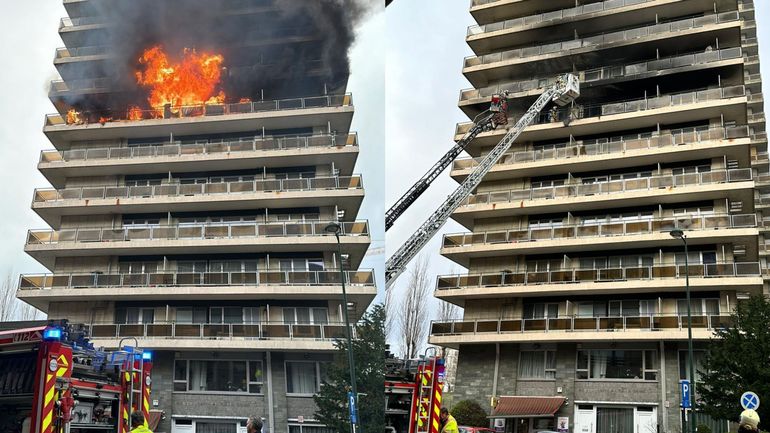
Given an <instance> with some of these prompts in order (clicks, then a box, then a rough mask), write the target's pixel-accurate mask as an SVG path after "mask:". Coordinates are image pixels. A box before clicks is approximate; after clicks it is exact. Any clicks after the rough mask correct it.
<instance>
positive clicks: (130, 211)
mask: <svg viewBox="0 0 770 433" xmlns="http://www.w3.org/2000/svg"><path fill="white" fill-rule="evenodd" d="M188 3H189V4H190V5H193V6H194V7H197V8H198V9H192V10H186V9H185V5H186V4H188ZM329 3H331V2H329ZM174 4H175V5H176V6H175V7H177V8H178V9H177V10H173V9H170V8H169V7H168V5H166V6H164V7H161V5H158V3H156V2H139V1H137V2H122V1H121V2H120V3H118V2H100V1H93V0H65V1H64V5H65V7H66V9H67V12H68V14H69V17H68V18H63V19H62V21H61V25H60V28H59V33H60V35H61V38H62V40H63V41H64V44H65V45H66V48H61V49H58V50H57V51H56V56H55V59H54V64H55V66H56V68H57V69H58V72H59V73H60V75H61V80H57V81H54V82H52V83H51V88H50V93H49V96H50V99H51V100H52V101H53V102H54V105H55V106H56V107H57V109H58V110H59V113H57V114H52V115H48V116H47V117H46V121H45V126H44V133H45V135H46V136H47V138H48V139H49V140H50V142H51V143H52V144H53V147H54V148H55V149H52V150H47V151H44V152H42V155H41V159H40V163H39V166H38V168H39V170H40V171H41V173H42V174H43V175H44V176H45V177H46V178H47V179H48V180H49V181H50V182H51V184H52V186H53V187H52V188H45V189H37V190H35V193H34V199H33V202H32V208H33V209H34V211H35V212H36V213H37V214H38V215H40V217H41V218H42V219H43V220H45V222H46V223H47V224H49V225H50V226H51V228H50V229H42V230H31V231H30V232H29V235H28V238H27V243H26V246H25V251H26V252H27V253H28V254H30V255H31V256H32V257H34V258H35V259H37V260H38V261H39V262H40V263H42V264H43V265H44V266H45V267H46V268H47V269H49V270H50V273H48V274H44V275H22V277H21V283H20V288H19V292H18V297H19V298H20V299H22V300H24V301H25V302H28V303H30V304H32V305H34V306H35V307H37V308H39V309H41V310H43V311H44V312H46V313H47V314H48V317H49V318H51V319H62V318H66V319H69V321H70V322H72V323H83V324H86V325H87V327H88V328H89V329H90V332H91V335H92V336H93V341H94V343H95V345H97V346H104V347H106V348H115V347H117V346H118V345H119V344H122V345H134V344H138V345H139V346H141V347H143V348H146V349H151V350H153V351H154V369H153V375H152V377H153V384H152V388H153V393H152V407H151V409H153V410H157V411H161V410H162V411H164V413H165V420H163V421H162V422H161V423H160V425H159V427H158V428H157V430H156V431H161V432H177V433H183V432H184V433H201V432H217V433H226V432H232V433H236V432H245V420H246V417H248V416H252V415H256V416H261V417H263V418H265V426H266V429H267V430H266V431H270V432H276V433H288V432H291V433H318V432H324V431H326V429H325V428H324V427H323V426H321V425H319V424H318V422H315V417H314V412H315V410H316V408H315V404H314V402H313V399H312V396H313V394H314V393H316V392H317V391H318V389H319V384H320V382H321V380H322V378H323V376H324V372H325V366H326V364H327V363H328V362H329V361H331V359H332V352H333V351H334V350H335V349H334V345H333V341H334V339H335V338H339V337H343V336H344V325H343V323H344V318H343V314H344V311H345V309H346V308H347V309H348V311H349V312H350V314H351V320H353V321H354V320H356V319H357V318H358V317H360V316H361V314H363V312H364V311H365V310H366V308H367V307H368V305H369V304H370V302H371V301H372V300H373V299H374V297H375V295H376V288H375V285H374V275H373V272H372V271H369V270H359V266H360V264H361V261H362V260H363V257H364V254H365V252H366V250H367V248H368V245H369V242H370V236H369V229H368V224H367V222H366V221H363V220H357V214H358V211H359V207H360V205H361V202H362V200H363V198H364V189H363V184H362V180H361V177H360V176H359V175H357V174H354V173H353V169H354V165H355V163H356V159H357V157H358V154H359V146H358V141H357V136H356V134H355V133H354V132H352V131H351V130H350V125H351V120H352V117H353V111H354V110H353V103H352V99H351V95H350V94H347V93H346V85H347V78H348V68H347V64H344V65H341V64H336V63H335V62H340V61H344V62H347V54H346V52H345V51H346V49H347V48H348V46H347V45H343V46H340V47H338V48H339V50H342V51H341V52H336V51H334V50H329V48H330V47H332V48H333V46H332V45H331V44H333V43H347V42H340V39H341V36H340V34H344V35H348V34H349V31H350V29H349V28H348V29H342V28H336V30H335V31H336V33H331V32H329V29H327V28H325V27H324V26H328V25H336V26H342V25H343V24H345V19H343V18H340V19H339V20H336V21H335V20H330V19H324V17H323V16H321V15H318V14H314V13H313V11H312V10H304V9H303V7H302V6H297V4H294V5H293V6H291V8H289V7H288V6H286V5H287V4H288V2H286V3H282V2H273V1H272V0H252V1H239V0H229V1H216V2H209V1H206V2H196V1H188V2H175V3H174ZM196 5H197V6H196ZM156 6H157V7H156ZM307 6H308V7H309V6H311V5H310V4H309V3H308V4H307ZM142 7H144V8H145V9H141V8H142ZM200 7H203V8H204V10H205V13H202V12H201V9H200ZM333 11H334V9H329V8H326V9H324V13H334V12H333ZM337 12H339V11H337ZM327 18H328V17H327ZM158 23H160V25H159V26H158ZM164 37H167V39H165V40H164ZM171 39H173V40H171ZM188 44H189V45H188ZM155 45H159V46H161V47H162V49H164V50H166V52H167V53H168V58H169V63H168V64H165V65H162V66H163V68H165V69H164V71H165V72H164V73H166V72H168V70H169V68H171V69H173V68H176V69H177V70H178V71H181V70H182V69H183V68H182V67H181V66H174V65H175V63H174V62H181V61H182V60H181V59H182V58H184V59H185V60H184V61H189V62H193V63H194V62H199V64H198V65H195V64H193V65H192V66H190V65H187V67H190V68H192V69H191V70H194V71H201V70H202V71H204V72H205V71H208V72H210V73H211V76H204V75H206V74H203V73H200V74H198V72H195V73H193V74H192V75H193V76H195V77H193V78H200V77H201V76H204V78H211V82H209V83H208V84H211V86H214V87H216V88H217V89H221V91H222V92H223V93H224V95H222V94H219V95H217V96H216V97H215V98H214V99H212V100H208V101H207V102H208V103H206V104H203V103H202V102H203V101H197V102H194V103H189V102H185V101H186V100H184V99H182V102H179V101H180V100H178V99H173V98H169V99H168V100H167V101H164V102H165V103H163V104H162V105H161V106H156V105H154V104H152V103H151V104H148V102H147V100H148V97H150V96H151V95H155V94H151V91H154V90H157V89H150V88H146V87H143V86H141V85H139V84H137V78H136V76H135V72H136V73H140V72H143V73H146V74H149V72H147V68H148V67H149V66H148V65H149V60H147V59H148V58H149V57H146V58H145V60H143V61H139V60H138V59H139V57H140V56H143V53H144V54H147V50H148V49H150V48H151V47H152V46H155ZM183 47H185V48H191V49H192V48H197V49H198V50H200V51H195V52H194V51H191V50H186V51H185V50H183V49H182V48H183ZM216 56H221V58H217V57H216ZM332 57H333V58H332ZM202 58H203V59H204V60H201V59H202ZM212 59H213V60H212ZM200 62H202V63H200ZM206 62H208V63H206ZM212 62H213V63H212ZM211 64H215V65H216V66H215V67H214V68H213V69H208V70H207V69H205V68H206V67H207V65H211ZM195 68H199V69H195ZM134 70H136V71H134ZM208 72H207V73H208ZM196 74H198V75H199V76H198V75H196ZM212 77H213V78H212ZM217 78H218V79H219V82H216V79H217ZM186 79H192V78H191V77H185V76H184V75H180V76H178V77H176V78H175V80H178V81H184V80H186ZM166 90H168V89H166ZM174 91H177V90H173V89H172V90H170V92H174ZM186 91H187V90H182V91H181V92H186ZM214 92H216V89H215V90H214ZM158 95H160V97H163V94H162V93H159V94H158ZM204 100H205V99H204ZM330 222H336V223H338V224H339V226H341V232H340V234H339V242H340V243H341V250H342V253H343V254H342V260H341V262H340V260H338V256H337V255H336V252H337V248H338V244H337V242H338V239H337V238H336V237H335V235H334V234H332V233H329V232H328V231H327V230H326V228H327V224H328V223H330ZM341 268H342V269H343V273H342V274H344V278H345V282H346V284H347V290H348V301H349V303H348V305H347V306H346V305H343V302H342V300H341V293H342V292H341V279H342V277H341V275H342V274H341V272H340V269H341Z"/></svg>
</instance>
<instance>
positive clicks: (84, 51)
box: [54, 46, 110, 60]
mask: <svg viewBox="0 0 770 433" xmlns="http://www.w3.org/2000/svg"><path fill="white" fill-rule="evenodd" d="M109 52H110V47H107V46H91V47H75V48H57V49H56V57H55V59H54V60H61V59H71V58H73V57H86V56H103V55H106V54H108V53H109Z"/></svg>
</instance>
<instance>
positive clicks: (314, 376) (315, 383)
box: [286, 361, 324, 395]
mask: <svg viewBox="0 0 770 433" xmlns="http://www.w3.org/2000/svg"><path fill="white" fill-rule="evenodd" d="M321 364H322V363H320V362H315V361H286V393H287V394H303V395H312V394H316V393H317V392H318V391H320V389H321V380H322V375H323V371H324V370H323V369H322V366H321Z"/></svg>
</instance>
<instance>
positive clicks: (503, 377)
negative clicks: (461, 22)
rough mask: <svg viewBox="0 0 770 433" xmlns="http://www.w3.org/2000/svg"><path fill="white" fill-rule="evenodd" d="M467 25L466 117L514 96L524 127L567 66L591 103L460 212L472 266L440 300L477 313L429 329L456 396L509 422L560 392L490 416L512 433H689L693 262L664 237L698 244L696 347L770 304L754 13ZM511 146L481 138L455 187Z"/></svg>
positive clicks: (641, 9) (720, 8) (643, 13)
mask: <svg viewBox="0 0 770 433" xmlns="http://www.w3.org/2000/svg"><path fill="white" fill-rule="evenodd" d="M470 13H471V14H472V15H473V17H474V18H475V20H476V21H477V23H478V25H474V26H471V27H470V28H469V29H468V36H467V43H468V45H469V46H470V47H471V49H472V50H473V51H474V55H473V56H470V57H467V58H466V59H465V60H464V65H463V74H464V75H465V77H466V78H467V79H468V80H469V81H470V82H471V84H472V85H473V88H471V89H466V90H462V91H461V93H460V101H459V107H460V108H461V109H462V110H463V112H464V113H465V114H467V115H468V117H469V118H470V119H473V118H474V117H475V116H476V115H478V114H479V113H481V112H482V111H483V110H485V109H486V108H487V107H488V104H489V98H490V96H491V95H492V94H494V93H498V92H503V91H508V92H509V113H508V115H509V120H510V121H511V122H515V121H516V120H517V119H518V117H519V116H520V115H521V114H522V113H524V112H525V110H526V109H527V108H528V107H529V106H530V105H531V104H532V102H534V100H535V98H536V97H537V96H538V95H539V94H540V92H541V90H539V89H541V88H543V87H544V86H548V85H551V84H552V83H553V82H554V80H555V78H556V76H558V75H559V74H563V73H568V72H571V73H574V74H576V75H578V77H579V79H580V81H581V96H580V98H578V99H577V100H576V101H575V102H574V103H573V104H571V105H569V106H567V107H564V108H562V109H551V108H550V107H547V108H546V109H545V110H544V112H543V113H541V115H540V116H538V117H537V118H536V120H535V121H534V122H533V124H531V125H530V126H528V127H527V128H526V129H525V130H524V131H523V132H522V134H521V135H520V137H519V139H518V140H517V141H516V142H515V143H514V144H513V146H512V147H511V149H510V151H509V152H508V153H507V154H506V155H505V156H503V157H502V158H501V159H500V161H499V162H498V164H497V165H496V166H495V167H494V168H493V169H492V170H491V171H490V172H489V174H488V175H487V176H486V177H485V179H484V181H483V182H482V183H481V184H480V185H479V187H478V188H477V190H476V191H475V193H474V194H473V195H472V196H471V197H470V198H469V199H468V200H467V201H466V202H465V203H464V204H463V205H462V206H460V208H458V209H457V210H456V211H455V213H454V215H453V218H454V219H455V220H456V221H457V222H459V223H460V224H462V225H463V226H464V227H466V228H467V229H468V232H467V233H458V234H450V235H445V237H444V240H443V245H442V248H441V254H442V255H444V256H445V257H447V258H449V259H451V260H453V261H454V262H456V263H458V264H460V265H462V266H464V267H466V268H467V269H468V272H467V273H465V274H459V275H443V276H439V277H438V282H437V288H436V291H435V296H436V297H438V298H440V299H443V300H446V301H448V302H452V303H454V304H456V305H458V306H461V307H463V308H464V316H463V318H462V319H460V320H457V321H453V322H434V323H433V325H432V329H431V337H430V341H431V343H434V344H438V345H441V346H444V347H450V348H455V349H459V360H458V367H457V374H456V379H455V381H454V392H453V396H452V401H453V402H457V401H460V400H463V399H472V400H476V401H477V402H478V403H480V404H481V405H482V406H483V407H484V408H485V409H486V410H487V411H489V413H490V414H495V412H494V411H495V408H494V407H493V405H496V404H498V403H499V402H500V400H501V399H502V398H504V397H506V396H533V397H564V398H566V400H565V402H564V404H562V405H561V406H560V407H559V409H558V410H557V411H556V412H555V413H553V414H550V413H543V414H528V415H527V416H509V415H506V414H505V413H497V414H495V416H494V417H493V418H499V419H498V420H493V419H491V420H490V425H495V426H496V427H501V428H503V429H504V431H505V432H512V433H535V432H537V431H540V430H556V423H557V421H560V419H563V418H564V417H567V418H568V425H569V431H571V432H580V433H605V432H610V431H627V432H629V433H631V432H633V433H642V432H647V431H656V432H666V433H669V432H670V433H673V432H681V429H682V424H681V422H680V410H679V398H680V396H679V393H680V391H679V380H680V379H684V378H686V377H685V376H686V368H684V359H685V358H684V357H683V356H684V355H683V352H682V350H684V349H686V347H687V319H686V306H687V304H686V302H685V301H684V298H685V272H684V265H685V254H684V245H683V243H682V241H681V240H680V239H674V238H672V237H671V236H670V235H669V233H668V232H670V231H671V230H672V229H675V228H676V229H681V230H683V231H684V233H685V235H686V236H687V242H688V246H689V254H688V255H687V256H686V257H687V262H688V265H689V279H690V286H691V288H692V297H693V300H692V303H693V304H692V308H693V311H694V312H693V327H694V328H695V329H694V330H693V335H694V339H695V340H696V342H695V343H696V351H699V352H698V353H700V351H702V350H703V349H705V348H706V346H705V344H706V342H707V341H708V339H709V338H710V337H711V336H712V335H713V330H714V329H716V328H719V327H722V326H729V325H730V319H729V314H730V312H731V311H732V310H733V309H734V308H735V305H736V304H737V303H738V302H741V299H744V298H745V297H746V296H749V295H750V294H757V293H763V292H764V293H767V284H766V282H765V277H766V276H767V271H766V269H767V263H766V252H767V247H766V245H765V242H766V241H765V232H766V229H765V225H766V224H767V223H766V220H767V218H768V217H766V216H765V210H764V209H765V207H766V204H765V202H766V201H767V200H766V197H765V195H766V194H767V192H766V188H767V185H768V181H767V179H768V158H767V136H766V132H765V118H764V113H763V95H762V93H761V79H760V76H759V58H758V46H757V39H756V24H755V21H754V6H753V3H752V2H751V1H750V0H747V1H744V0H726V1H721V0H720V1H716V2H714V1H697V0H672V1H669V0H649V1H646V0H617V1H616V0H607V1H591V2H573V1H567V0H565V1H549V2H537V1H527V0H523V1H522V0H518V1H510V0H473V1H472V2H471V7H470ZM469 126H470V123H462V124H459V125H458V126H457V130H456V134H457V135H456V138H457V139H459V138H460V137H462V135H463V134H464V133H465V132H466V131H467V130H468V128H469ZM504 134H505V128H498V129H496V130H494V131H488V132H484V133H482V134H479V135H478V136H477V137H476V139H475V140H474V141H473V143H471V144H470V146H469V147H468V153H469V154H470V158H463V159H458V160H457V161H455V163H454V166H453V169H452V171H451V176H452V177H453V178H454V179H455V180H457V181H458V182H459V181H462V180H463V179H465V178H466V177H467V176H468V175H469V174H470V173H471V172H472V170H473V169H474V168H475V167H476V166H477V165H478V161H479V158H480V157H483V156H484V155H486V153H487V152H489V150H490V149H491V148H492V147H493V146H495V145H496V144H497V142H498V141H499V140H500V139H501V138H502V137H503V135H504ZM698 356H700V355H697V354H696V361H697V359H698ZM680 367H681V368H680ZM697 423H698V424H708V425H709V426H710V427H711V428H712V431H726V430H725V429H726V427H727V425H726V423H724V422H716V421H714V420H710V419H706V418H705V417H700V418H698V420H697ZM618 429H619V430H618Z"/></svg>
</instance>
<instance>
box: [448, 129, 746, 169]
mask: <svg viewBox="0 0 770 433" xmlns="http://www.w3.org/2000/svg"><path fill="white" fill-rule="evenodd" d="M748 136H749V127H748V126H728V127H723V128H709V129H707V130H699V129H696V128H687V129H683V130H679V131H677V132H670V131H668V132H665V133H663V134H661V135H656V136H653V137H647V138H625V137H614V138H610V139H607V138H599V139H593V140H574V139H572V140H570V141H569V142H565V143H563V144H557V145H553V146H549V148H548V149H540V150H522V151H517V152H510V153H506V154H504V155H503V156H502V157H501V158H500V159H499V160H498V161H497V162H496V164H497V165H499V166H502V165H511V164H521V163H528V162H537V161H546V160H549V161H550V160H557V159H570V158H579V157H584V156H595V155H608V154H613V153H618V154H624V153H626V152H629V151H635V150H649V149H661V148H667V147H677V146H680V145H683V144H699V143H700V142H703V141H714V140H728V139H735V138H744V137H748ZM482 160H483V158H481V157H479V158H458V159H456V160H455V161H454V163H453V166H452V170H469V169H473V168H475V167H477V166H478V165H479V163H480V162H481V161H482Z"/></svg>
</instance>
